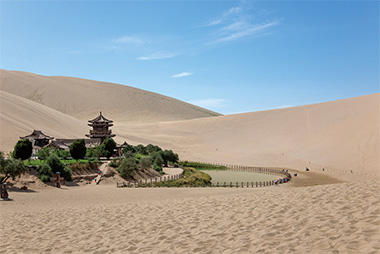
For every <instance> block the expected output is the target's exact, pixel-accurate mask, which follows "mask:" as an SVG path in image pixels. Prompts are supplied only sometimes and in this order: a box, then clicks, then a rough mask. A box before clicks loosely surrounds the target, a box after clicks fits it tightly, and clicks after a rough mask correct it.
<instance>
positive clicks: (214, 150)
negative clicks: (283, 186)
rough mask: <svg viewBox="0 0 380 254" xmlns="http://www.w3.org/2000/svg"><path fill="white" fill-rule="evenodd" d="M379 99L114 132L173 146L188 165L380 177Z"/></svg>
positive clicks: (369, 97) (117, 128)
mask: <svg viewBox="0 0 380 254" xmlns="http://www.w3.org/2000/svg"><path fill="white" fill-rule="evenodd" d="M379 96H380V94H373V95H367V96H361V97H356V98H350V99H346V100H339V101H332V102H327V103H320V104H314V105H307V106H302V107H294V108H286V109H279V110H270V111H262V112H253V113H247V114H238V115H229V116H220V117H217V118H204V119H194V120H188V121H178V122H171V123H158V124H150V125H147V124H145V125H127V124H124V125H123V124H122V123H121V124H116V125H115V128H114V132H115V133H117V134H118V135H119V138H120V137H122V138H125V139H127V140H130V141H132V142H138V141H140V142H141V141H143V142H146V143H148V142H156V143H158V144H160V145H162V146H165V147H172V148H174V149H175V151H176V152H177V153H179V155H180V157H181V158H182V159H188V160H196V161H210V162H223V163H227V164H240V165H241V164H244V165H258V166H279V167H290V168H298V169H305V167H308V168H310V169H311V170H313V171H315V170H317V171H322V169H323V168H324V169H325V172H329V173H339V174H340V173H342V172H344V173H348V174H353V175H357V174H363V175H367V176H370V175H372V176H373V175H377V176H379V175H380V162H379V154H380V151H379V140H380V136H379V130H380V122H379V117H380V111H379V104H380V99H379ZM141 137H143V139H141ZM351 170H352V172H353V173H351Z"/></svg>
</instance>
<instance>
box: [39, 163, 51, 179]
mask: <svg viewBox="0 0 380 254" xmlns="http://www.w3.org/2000/svg"><path fill="white" fill-rule="evenodd" d="M38 174H39V175H40V178H41V176H43V175H45V176H49V177H51V176H52V175H53V172H52V170H51V167H50V166H49V165H48V164H44V165H42V166H41V167H39V169H38ZM41 180H42V179H41Z"/></svg>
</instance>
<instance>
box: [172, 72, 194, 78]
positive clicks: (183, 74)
mask: <svg viewBox="0 0 380 254" xmlns="http://www.w3.org/2000/svg"><path fill="white" fill-rule="evenodd" d="M191 75H193V73H192V72H186V71H185V72H181V73H178V74H175V75H173V76H172V78H182V77H187V76H191Z"/></svg>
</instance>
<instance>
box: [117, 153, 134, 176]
mask: <svg viewBox="0 0 380 254" xmlns="http://www.w3.org/2000/svg"><path fill="white" fill-rule="evenodd" d="M116 170H117V172H119V174H120V176H121V177H123V178H127V177H133V176H134V175H135V172H136V170H137V164H136V161H135V159H133V158H127V159H124V160H123V161H122V162H121V164H120V166H119V167H118V168H117V169H116Z"/></svg>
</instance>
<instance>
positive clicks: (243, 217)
mask: <svg viewBox="0 0 380 254" xmlns="http://www.w3.org/2000/svg"><path fill="white" fill-rule="evenodd" d="M47 188H48V187H47ZM378 193H379V181H367V182H353V183H352V182H350V183H338V184H330V185H318V186H311V187H301V188H291V187H288V186H285V185H281V186H280V187H267V188H257V189H256V188H253V189H251V188H250V189H247V188H245V189H241V188H239V189H236V188H233V189H229V188H227V189H223V188H213V189H211V188H204V189H186V188H178V189H169V188H160V189H129V188H121V189H117V188H116V187H115V186H114V185H98V186H95V185H88V186H85V187H70V188H69V187H65V186H64V187H63V188H62V189H54V188H49V190H38V191H37V192H36V193H34V192H31V193H21V192H13V193H11V195H12V198H13V199H14V201H11V202H4V201H2V202H0V209H1V210H0V212H1V215H2V223H1V226H0V230H1V232H2V237H1V238H2V241H1V245H0V248H1V250H2V253H379V251H380V245H379V243H380V241H379V240H380V239H379V233H380V232H379V226H380V217H379V213H380V198H379V195H377V194H378Z"/></svg>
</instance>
